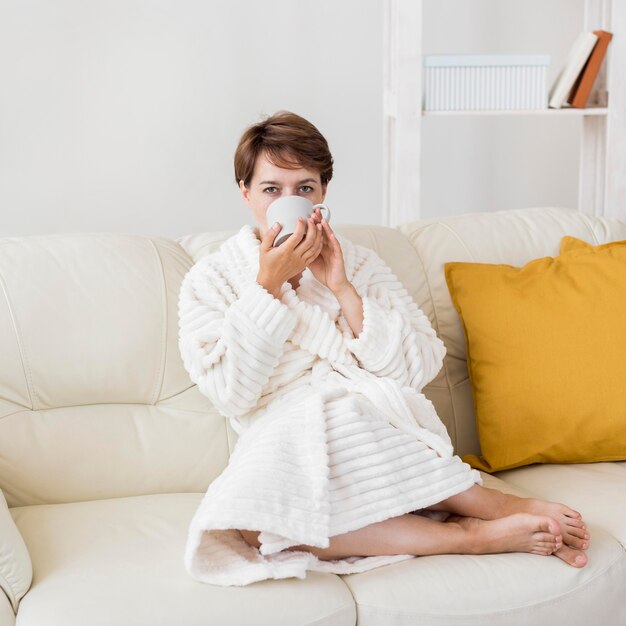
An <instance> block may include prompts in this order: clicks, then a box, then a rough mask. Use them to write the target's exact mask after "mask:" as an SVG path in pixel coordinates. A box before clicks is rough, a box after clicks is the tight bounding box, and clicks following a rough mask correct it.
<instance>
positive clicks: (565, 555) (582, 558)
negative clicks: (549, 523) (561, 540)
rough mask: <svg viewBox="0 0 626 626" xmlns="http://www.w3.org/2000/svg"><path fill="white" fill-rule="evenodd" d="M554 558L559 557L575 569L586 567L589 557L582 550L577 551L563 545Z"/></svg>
mask: <svg viewBox="0 0 626 626" xmlns="http://www.w3.org/2000/svg"><path fill="white" fill-rule="evenodd" d="M554 556H558V557H559V558H560V559H562V560H563V561H565V562H566V563H567V564H568V565H572V566H573V567H585V565H587V555H586V554H585V553H584V552H581V551H580V550H575V549H574V548H570V547H569V546H566V545H563V546H561V547H560V548H559V549H558V550H557V551H556V552H554Z"/></svg>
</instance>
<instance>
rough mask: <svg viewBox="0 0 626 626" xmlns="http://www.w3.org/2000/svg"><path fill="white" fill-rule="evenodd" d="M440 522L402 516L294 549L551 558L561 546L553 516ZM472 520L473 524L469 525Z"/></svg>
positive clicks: (325, 556)
mask: <svg viewBox="0 0 626 626" xmlns="http://www.w3.org/2000/svg"><path fill="white" fill-rule="evenodd" d="M459 521H460V522H461V523H458V522H456V521H450V522H448V521H446V522H438V521H435V520H432V519H430V518H427V517H424V516H422V515H413V514H410V513H407V514H406V515H399V516H398V517H391V518H389V519H386V520H383V521H381V522H377V523H375V524H370V525H369V526H365V527H363V528H359V529H357V530H353V531H351V532H348V533H344V534H341V535H335V536H334V537H331V538H330V545H329V546H328V548H317V547H312V546H307V545H299V546H291V547H290V548H288V549H289V550H305V551H308V552H312V553H313V554H315V555H316V556H317V557H318V558H320V559H322V560H335V559H342V558H346V557H349V556H380V555H393V554H414V555H416V556H425V555H432V554H493V553H500V552H531V553H533V554H540V555H543V556H547V555H549V554H552V553H553V552H554V551H555V550H557V549H559V548H560V547H561V540H560V539H559V538H557V537H556V535H557V534H558V532H559V528H558V524H557V523H556V522H555V521H554V520H552V519H551V518H549V517H547V516H541V515H530V514H528V513H518V514H516V515H510V516H509V517H506V518H502V519H498V520H493V521H483V520H479V519H475V520H466V519H465V518H459ZM465 522H467V523H465Z"/></svg>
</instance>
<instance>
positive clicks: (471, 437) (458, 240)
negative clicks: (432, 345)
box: [399, 207, 626, 455]
mask: <svg viewBox="0 0 626 626" xmlns="http://www.w3.org/2000/svg"><path fill="white" fill-rule="evenodd" d="M399 231H400V232H402V233H403V234H405V235H406V236H407V237H408V239H409V241H410V242H411V244H412V246H413V248H414V250H415V251H416V253H417V256H418V257H419V269H416V271H417V272H418V273H420V274H421V275H422V276H423V278H424V279H423V280H421V281H418V282H419V285H420V288H419V290H418V291H416V292H413V296H414V298H415V300H416V302H418V303H420V302H421V303H422V304H424V305H426V303H428V304H427V306H424V307H423V308H424V312H427V314H428V316H429V317H430V320H431V322H432V324H433V326H434V327H435V330H436V331H437V334H438V335H439V337H440V338H441V339H442V340H443V342H444V343H445V345H446V348H447V354H446V356H445V359H444V364H443V367H442V369H441V371H440V372H439V374H438V375H437V376H436V378H435V379H434V380H433V381H432V382H431V383H430V384H429V385H427V386H426V387H425V388H424V394H425V395H426V396H427V397H428V398H429V399H430V400H431V401H432V403H433V405H434V406H435V409H436V410H437V414H438V415H439V416H440V417H441V418H442V420H443V422H444V423H445V424H446V427H447V428H448V432H449V434H450V437H451V439H452V442H453V443H454V445H455V452H456V453H457V454H459V455H463V454H468V453H471V454H480V445H479V442H478V436H477V432H476V425H475V422H476V416H475V411H474V403H473V399H472V389H471V384H470V380H469V375H468V370H467V362H466V348H465V334H464V332H463V327H462V324H461V320H460V318H459V316H458V314H457V312H456V309H455V308H454V305H453V303H452V299H451V297H450V292H449V291H448V287H447V284H446V280H445V276H444V272H443V265H444V263H447V262H448V261H465V262H476V263H505V264H508V265H514V266H517V267H519V266H522V265H524V264H525V263H528V262H529V261H532V260H533V259H537V258H541V257H546V256H552V257H554V256H558V254H559V248H560V243H561V239H562V238H563V236H564V235H571V236H573V237H577V238H579V239H583V240H584V241H587V242H589V243H590V244H593V245H598V244H601V243H606V242H607V241H618V240H624V239H626V224H624V223H622V222H621V221H618V220H615V219H606V218H601V217H594V216H589V215H586V214H584V213H581V212H579V211H576V210H574V209H566V208H554V207H539V208H530V209H509V210H505V211H495V212H482V213H466V214H463V215H457V216H453V217H446V218H438V219H437V218H436V219H423V220H419V221H416V222H411V223H409V224H404V225H402V226H400V227H399Z"/></svg>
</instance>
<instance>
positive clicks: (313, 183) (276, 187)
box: [239, 152, 326, 237]
mask: <svg viewBox="0 0 626 626" xmlns="http://www.w3.org/2000/svg"><path fill="white" fill-rule="evenodd" d="M239 188H240V189H241V195H242V196H243V199H244V201H245V202H246V204H247V205H248V206H249V207H250V209H252V214H253V215H254V219H255V221H256V223H257V224H258V225H259V233H260V235H261V237H263V236H264V235H265V233H266V232H267V230H268V228H270V227H271V226H272V225H271V224H268V223H267V220H266V219H265V213H266V211H267V207H268V206H269V205H270V204H271V203H272V202H273V201H274V200H276V199H277V198H280V197H281V196H304V197H305V198H308V199H309V200H310V201H311V203H312V204H318V203H320V202H324V198H325V197H326V185H322V182H321V178H320V173H319V172H318V171H317V170H308V169H306V168H304V167H299V168H297V169H285V168H283V167H278V166H277V165H274V164H273V163H271V162H270V161H269V160H268V159H267V156H266V154H265V152H262V153H261V154H260V155H259V156H258V157H257V160H256V163H255V164H254V172H253V174H252V179H251V180H250V186H249V188H246V187H245V185H244V184H243V181H239Z"/></svg>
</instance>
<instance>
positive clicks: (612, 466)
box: [498, 461, 626, 623]
mask: <svg viewBox="0 0 626 626" xmlns="http://www.w3.org/2000/svg"><path fill="white" fill-rule="evenodd" d="M498 477H500V478H502V479H504V480H505V481H506V482H507V483H510V484H513V485H516V486H519V487H521V488H523V489H525V490H526V491H528V492H531V493H534V494H536V495H537V496H538V497H540V498H543V499H544V500H552V501H555V502H563V503H564V504H567V505H568V506H571V507H572V508H573V509H576V510H577V511H579V512H580V514H581V515H582V516H583V519H584V520H585V521H587V522H589V523H590V524H594V525H597V526H599V527H601V528H602V529H604V530H606V531H607V532H609V533H610V534H611V535H613V536H614V537H615V538H616V539H618V540H619V541H620V542H621V543H622V545H623V546H625V547H626V461H614V462H611V463H574V464H564V465H552V464H546V465H544V464H541V465H529V466H527V467H519V468H516V469H512V470H507V471H505V472H499V473H498ZM594 540H595V536H594V535H593V534H592V535H591V541H592V542H593V541H594ZM625 623H626V622H625Z"/></svg>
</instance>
